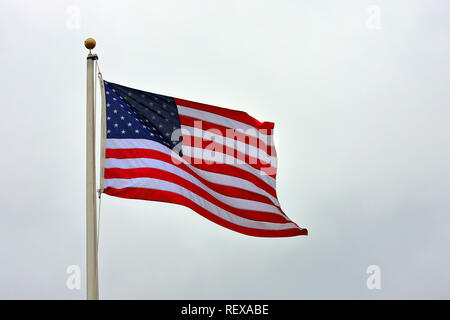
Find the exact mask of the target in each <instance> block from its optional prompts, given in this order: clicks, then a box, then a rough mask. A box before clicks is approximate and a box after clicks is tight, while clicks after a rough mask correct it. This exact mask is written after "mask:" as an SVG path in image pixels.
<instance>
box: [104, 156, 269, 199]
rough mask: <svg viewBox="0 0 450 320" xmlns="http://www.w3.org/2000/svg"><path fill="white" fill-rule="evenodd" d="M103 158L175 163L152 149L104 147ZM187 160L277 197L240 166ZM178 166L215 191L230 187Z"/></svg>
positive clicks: (259, 180) (193, 164)
mask: <svg viewBox="0 0 450 320" xmlns="http://www.w3.org/2000/svg"><path fill="white" fill-rule="evenodd" d="M105 158H114V159H127V158H150V159H157V160H161V161H164V162H169V163H172V164H174V165H175V163H173V161H172V157H171V156H170V155H168V154H165V153H162V152H159V151H156V150H152V149H106V153H105ZM188 160H190V161H188V162H189V163H190V165H192V166H193V167H198V168H199V169H201V170H205V171H211V172H215V173H221V174H226V175H230V176H234V177H237V178H241V179H244V180H247V181H249V182H251V183H253V184H254V185H255V186H257V187H259V188H261V189H263V190H264V191H266V192H267V193H269V194H270V195H272V196H274V197H275V198H276V197H277V195H276V192H275V190H274V189H273V188H272V187H271V186H270V185H268V184H266V183H265V182H264V181H263V180H261V179H259V178H258V177H256V176H255V175H253V174H251V173H249V172H247V171H245V170H243V169H240V168H238V167H234V166H230V165H224V164H211V165H204V164H203V165H202V164H198V165H196V164H195V163H194V158H192V159H191V158H188ZM178 166H180V167H181V168H182V169H183V170H185V171H186V172H189V173H190V174H191V175H193V176H194V177H196V178H197V179H199V180H200V181H202V182H203V183H205V184H207V185H208V186H209V187H210V188H212V189H215V190H217V192H220V193H224V192H226V191H225V190H226V189H229V188H230V187H227V186H224V185H219V184H215V183H212V182H209V181H207V180H205V179H203V178H202V177H200V176H199V175H198V174H197V173H195V172H194V171H193V170H192V169H190V168H189V167H188V166H187V165H185V164H184V163H180V164H178ZM236 189H238V190H237V191H238V192H242V189H239V188H236ZM223 191H224V192H223ZM249 192H250V191H249ZM224 194H225V193H224ZM255 195H258V196H260V197H264V198H265V199H267V200H268V201H269V202H268V203H272V202H271V201H270V199H269V198H267V197H265V196H263V195H259V194H255ZM242 197H245V195H244V193H242ZM244 199H245V198H244ZM249 200H253V199H249ZM255 200H256V199H255ZM258 201H259V200H258Z"/></svg>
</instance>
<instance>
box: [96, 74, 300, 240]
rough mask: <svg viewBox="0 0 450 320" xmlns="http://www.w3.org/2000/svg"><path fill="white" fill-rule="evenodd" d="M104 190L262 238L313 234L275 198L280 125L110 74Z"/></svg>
mask: <svg viewBox="0 0 450 320" xmlns="http://www.w3.org/2000/svg"><path fill="white" fill-rule="evenodd" d="M104 90H105V97H106V99H105V100H106V130H107V132H106V149H105V160H104V168H105V169H104V180H103V181H104V190H103V192H104V193H106V194H108V195H111V196H116V197H122V198H129V199H143V200H154V201H162V202H170V203H175V204H179V205H183V206H186V207H189V208H191V209H192V210H194V211H195V212H197V213H198V214H200V215H201V216H203V217H205V218H206V219H209V220H211V221H212V222H215V223H217V224H219V225H221V226H223V227H225V228H228V229H231V230H234V231H237V232H240V233H243V234H246V235H251V236H258V237H289V236H297V235H307V234H308V232H307V230H306V229H303V228H300V227H299V226H298V225H297V224H295V223H294V222H292V221H291V220H290V219H289V218H288V217H287V216H286V215H285V214H284V212H283V211H282V210H281V208H280V204H279V202H278V199H277V194H276V189H275V184H276V180H275V179H276V154H275V148H274V145H273V139H272V133H273V127H274V124H273V123H271V122H259V121H258V120H256V119H255V118H253V117H251V116H249V115H248V114H247V113H245V112H242V111H236V110H231V109H225V108H220V107H215V106H210V105H206V104H202V103H197V102H192V101H187V100H183V99H178V98H172V97H168V96H164V95H160V94H155V93H150V92H145V91H141V90H136V89H132V88H128V87H125V86H122V85H118V84H115V83H112V82H107V81H104Z"/></svg>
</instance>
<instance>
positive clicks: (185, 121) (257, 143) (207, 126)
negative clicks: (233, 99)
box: [179, 114, 276, 156]
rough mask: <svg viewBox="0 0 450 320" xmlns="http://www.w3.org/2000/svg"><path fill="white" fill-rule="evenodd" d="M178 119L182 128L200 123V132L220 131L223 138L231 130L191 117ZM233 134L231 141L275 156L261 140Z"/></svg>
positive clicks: (180, 116)
mask: <svg viewBox="0 0 450 320" xmlns="http://www.w3.org/2000/svg"><path fill="white" fill-rule="evenodd" d="M179 118H180V124H181V125H184V126H189V127H193V128H195V122H198V121H201V124H202V126H201V128H199V129H201V130H204V131H206V130H210V131H211V132H212V133H215V131H220V134H221V135H222V136H224V137H226V136H227V130H233V129H231V128H227V127H224V126H221V125H218V124H215V123H212V122H208V121H204V120H199V119H196V118H192V117H188V116H183V115H181V114H180V115H179ZM233 134H234V135H235V137H232V136H230V137H229V138H232V139H233V140H237V141H241V142H244V143H246V144H249V145H251V146H253V147H256V148H259V149H261V150H263V151H264V152H266V153H267V154H268V155H272V156H276V152H275V148H273V147H272V146H270V145H267V144H266V143H265V142H264V141H263V140H261V139H259V138H256V137H253V136H250V135H248V134H245V133H243V132H239V131H236V130H233Z"/></svg>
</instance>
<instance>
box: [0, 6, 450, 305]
mask: <svg viewBox="0 0 450 320" xmlns="http://www.w3.org/2000/svg"><path fill="white" fill-rule="evenodd" d="M0 3H1V5H0V9H1V10H0V35H1V39H2V41H1V43H0V46H1V50H0V61H1V62H0V63H1V70H2V72H1V73H0V84H1V86H0V88H1V93H2V95H1V97H2V107H1V108H2V109H1V110H2V113H1V117H0V133H1V135H2V137H3V139H2V142H1V150H2V157H1V158H0V164H1V167H2V169H3V170H2V175H1V177H2V183H1V185H0V200H1V201H0V214H1V217H2V219H1V220H2V222H1V223H0V243H1V245H0V298H27V299H28V298H32V299H43V298H51V299H53V298H58V299H83V298H84V297H85V285H84V277H85V273H84V272H85V267H84V266H85V194H84V193H85V189H84V186H85V99H86V96H85V85H86V83H85V77H86V75H85V73H86V70H85V69H86V66H85V65H86V59H85V58H86V55H87V50H86V49H85V48H84V46H83V41H84V39H85V38H87V37H88V36H92V37H94V38H95V39H96V40H97V48H96V50H95V52H96V53H97V54H98V55H99V58H100V60H99V64H100V67H101V69H102V73H103V76H104V78H105V79H106V80H109V81H113V82H117V83H120V84H123V85H126V86H131V87H136V88H139V89H142V90H146V91H152V92H156V93H160V94H165V95H172V96H176V97H180V98H185V99H189V100H194V101H199V102H205V103H210V104H214V105H219V106H223V107H230V108H236V109H241V110H244V111H247V112H248V113H249V114H251V115H253V116H255V117H256V118H258V119H259V120H266V121H274V122H275V124H276V135H277V143H278V144H277V147H278V150H277V151H278V155H279V162H278V167H279V169H278V177H277V185H278V186H277V191H278V196H279V200H280V203H281V205H282V208H283V210H284V211H285V212H286V213H287V214H288V215H289V216H290V217H291V218H292V219H293V220H294V221H296V222H297V223H298V224H299V225H301V226H303V227H306V228H308V230H309V232H310V236H308V237H294V238H286V239H263V238H253V237H248V236H244V235H241V234H238V233H235V232H233V231H230V230H227V229H224V228H222V227H220V226H218V225H216V224H214V223H211V222H209V221H208V220H206V219H204V218H202V217H201V216H199V215H198V214H196V213H194V212H192V211H191V210H190V209H188V208H184V207H180V206H176V205H172V204H165V203H157V202H145V201H139V200H124V199H119V198H113V197H109V196H104V198H103V202H102V220H101V235H100V237H101V240H100V262H99V263H100V295H101V297H102V298H105V299H121V298H137V299H153V298H167V299H171V298H176V299H184V298H192V299H231V298H233V299H250V298H251V299H303V298H344V299H348V298H369V299H380V298H387V299H390V298H450V272H449V270H450V254H449V252H450V235H449V232H448V226H449V224H450V215H449V213H450V197H449V190H450V166H449V163H450V149H449V138H450V126H449V118H450V90H449V83H450V63H449V57H450V41H449V40H450V20H449V19H448V13H449V12H450V11H449V9H450V4H449V2H448V1H445V0H442V1H438V0H434V1H425V0H423V1H412V0H408V1H406V0H405V1H399V0H398V1H376V0H372V1H360V0H354V1H332V0H329V1H189V2H187V1H111V0H110V1H76V0H73V1H18V0H14V1H12V0H11V1H5V0H1V2H0ZM78 13H79V15H78ZM69 265H79V266H80V267H81V270H82V277H83V284H82V287H81V290H69V289H67V287H66V279H67V276H68V275H67V274H66V268H67V267H68V266H69ZM369 265H378V266H379V267H380V268H381V285H382V288H381V290H368V289H367V287H366V279H367V277H368V274H366V269H367V267H368V266H369Z"/></svg>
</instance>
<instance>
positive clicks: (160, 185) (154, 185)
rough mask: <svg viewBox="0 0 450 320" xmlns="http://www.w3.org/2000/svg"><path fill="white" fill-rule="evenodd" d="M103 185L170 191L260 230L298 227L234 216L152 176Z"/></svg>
mask: <svg viewBox="0 0 450 320" xmlns="http://www.w3.org/2000/svg"><path fill="white" fill-rule="evenodd" d="M105 187H111V188H115V189H122V188H127V187H132V188H144V189H156V190H163V191H170V192H174V193H177V194H179V195H182V196H183V197H185V198H188V199H190V200H191V201H193V202H194V203H196V204H197V205H199V206H200V207H202V208H203V209H205V210H207V211H209V212H210V213H212V214H214V215H215V216H218V217H220V218H222V219H224V220H226V221H229V222H231V223H233V224H236V225H239V226H242V227H247V228H254V229H262V230H286V229H298V227H297V226H296V225H295V224H294V223H291V222H287V223H274V222H264V221H255V220H250V219H245V218H242V217H239V216H236V215H234V214H232V213H230V212H228V211H226V210H223V209H222V208H220V207H218V206H216V205H214V204H212V203H211V202H209V201H208V200H206V199H203V198H202V197H200V196H198V195H197V194H195V193H193V192H191V191H190V190H188V189H186V188H183V187H181V186H179V185H178V184H175V183H172V182H168V181H164V180H159V179H153V178H135V179H105Z"/></svg>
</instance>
